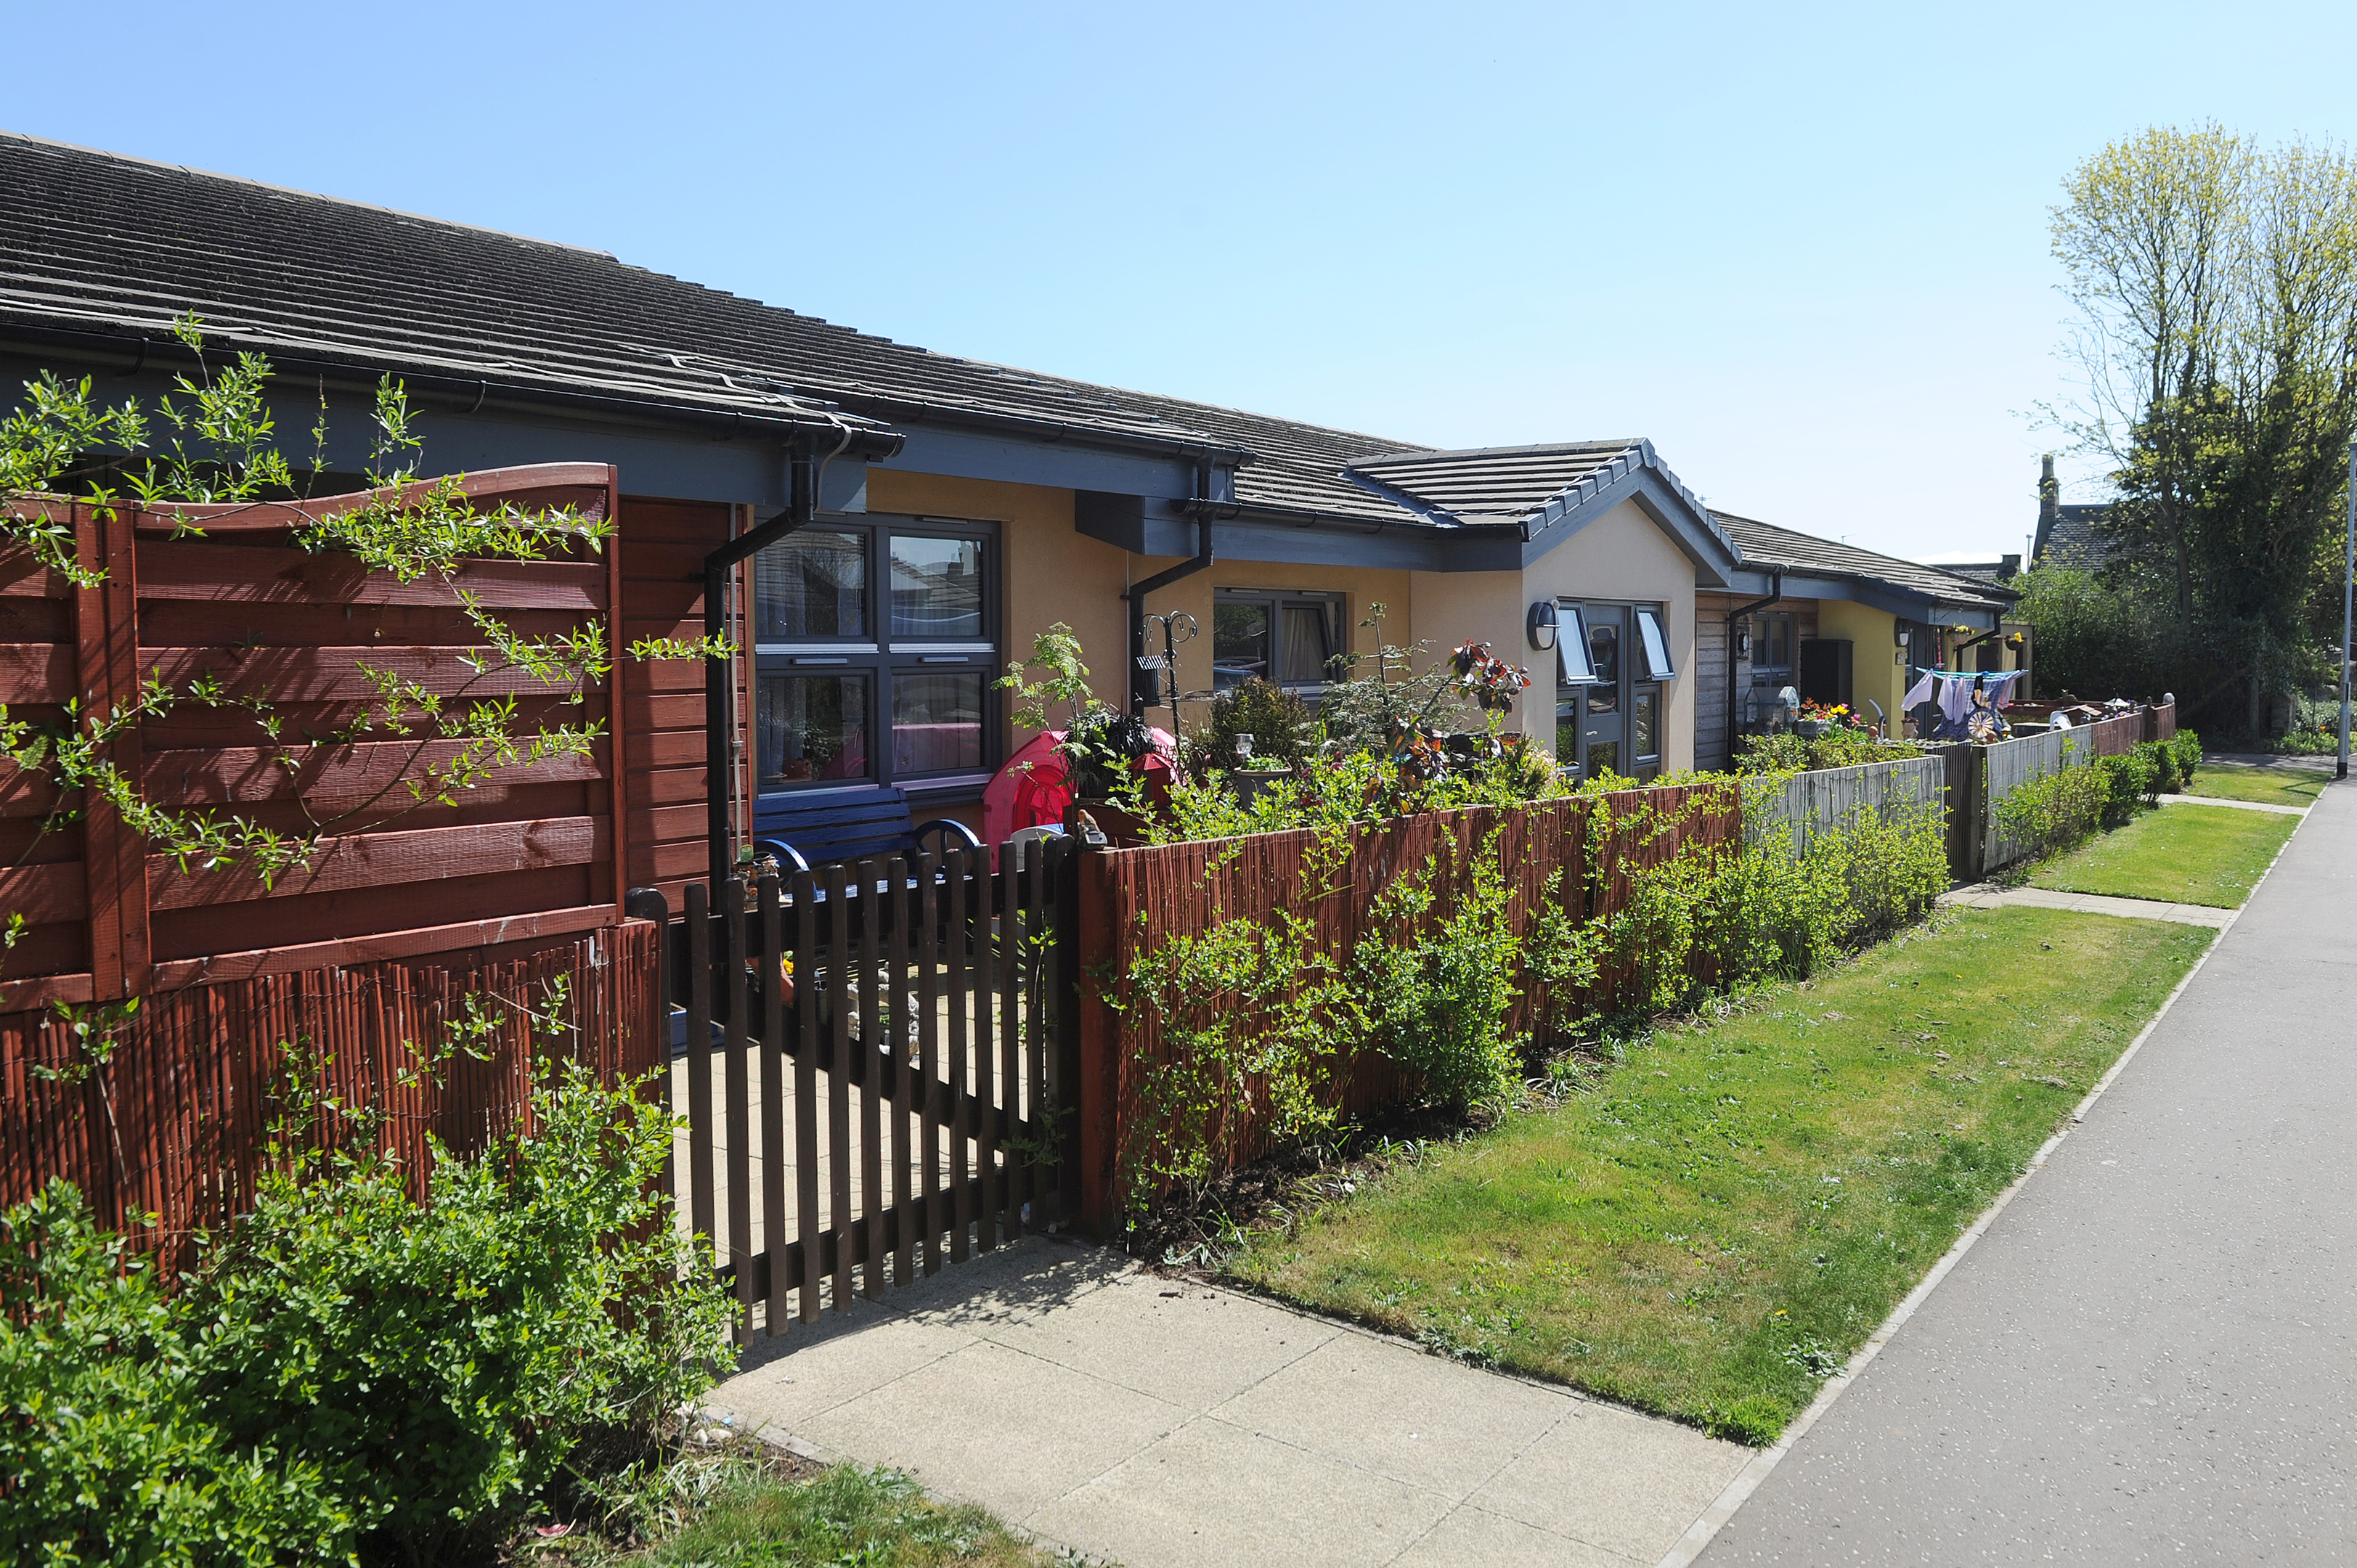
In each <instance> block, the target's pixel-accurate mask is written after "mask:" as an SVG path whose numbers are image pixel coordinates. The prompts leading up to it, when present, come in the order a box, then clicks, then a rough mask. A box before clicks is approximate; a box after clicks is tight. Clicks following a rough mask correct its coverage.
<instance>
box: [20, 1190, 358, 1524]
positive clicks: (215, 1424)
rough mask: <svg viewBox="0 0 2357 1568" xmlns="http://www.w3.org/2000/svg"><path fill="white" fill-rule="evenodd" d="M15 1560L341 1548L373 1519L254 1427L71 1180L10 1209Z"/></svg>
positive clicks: (142, 1264)
mask: <svg viewBox="0 0 2357 1568" xmlns="http://www.w3.org/2000/svg"><path fill="white" fill-rule="evenodd" d="M0 1300H5V1302H6V1303H7V1304H8V1310H7V1311H6V1312H5V1314H0V1559H5V1560H6V1561H8V1562H11V1563H34V1562H38V1563H50V1564H55V1565H57V1568H67V1565H69V1564H79V1563H91V1564H97V1563H188V1564H211V1563H284V1562H306V1563H310V1562H342V1561H345V1560H348V1559H349V1558H350V1556H351V1553H352V1551H353V1543H354V1538H355V1535H356V1533H357V1521H356V1520H355V1519H354V1516H353V1513H352V1511H351V1509H350V1507H348V1506H347V1505H346V1504H345V1503H344V1502H343V1501H342V1500H341V1499H340V1498H338V1497H337V1496H336V1495H335V1492H334V1490H333V1488H332V1487H329V1486H328V1483H327V1480H326V1477H324V1476H323V1475H322V1474H321V1471H320V1468H319V1466H318V1465H317V1463H316V1462H314V1461H313V1460H312V1459H310V1458H309V1457H308V1456H307V1455H300V1454H294V1453H289V1452H287V1451H286V1450H285V1448H284V1447H282V1445H281V1444H279V1442H278V1441H277V1434H271V1433H264V1434H262V1435H261V1436H260V1438H259V1439H258V1440H241V1439H239V1438H238V1437H236V1436H233V1435H232V1434H230V1433H229V1432H227V1431H226V1430H224V1429H223V1427H222V1425H221V1423H220V1422H219V1421H218V1420H217V1419H216V1415H215V1412H213V1411H212V1409H211V1408H210V1402H208V1400H207V1399H206V1398H205V1395H204V1392H203V1391H202V1388H201V1383H202V1377H201V1373H200V1372H199V1368H198V1366H197V1365H196V1361H197V1359H198V1356H199V1353H200V1351H201V1345H200V1344H196V1343H192V1342H191V1336H190V1335H189V1334H188V1324H187V1322H186V1321H185V1319H184V1316H183V1315H182V1314H181V1313H180V1312H178V1310H177V1309H176V1305H175V1304H174V1303H173V1302H172V1301H171V1300H170V1299H169V1298H167V1297H166V1296H165V1295H163V1294H162V1293H161V1292H159V1291H158V1290H157V1289H156V1282H155V1278H154V1275H153V1273H152V1271H151V1270H150V1268H149V1266H148V1264H147V1262H146V1261H145V1260H144V1259H134V1258H132V1257H130V1256H129V1255H128V1254H127V1251H126V1249H125V1245H124V1241H123V1240H122V1239H121V1238H120V1237H117V1236H113V1235H110V1234H108V1233H107V1232H105V1231H102V1230H100V1229H99V1228H98V1225H97V1223H96V1221H95V1220H93V1219H91V1213H90V1208H89V1205H88V1204H87V1203H85V1202H84V1201H83V1198H82V1196H81V1193H80V1192H79V1191H77V1190H76V1189H75V1188H74V1187H73V1186H72V1185H71V1184H70V1183H68V1182H65V1181H62V1180H52V1181H51V1182H50V1183H49V1185H48V1187H47V1188H46V1189H45V1190H44V1191H43V1192H42V1193H41V1194H40V1195H39V1196H38V1197H35V1198H33V1199H31V1200H30V1201H28V1202H26V1203H22V1204H19V1205H17V1206H16V1208H11V1209H8V1210H7V1211H6V1212H5V1214H0Z"/></svg>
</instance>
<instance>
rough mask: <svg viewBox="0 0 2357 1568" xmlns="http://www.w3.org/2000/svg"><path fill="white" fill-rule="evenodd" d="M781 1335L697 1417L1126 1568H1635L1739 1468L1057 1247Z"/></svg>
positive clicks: (1510, 1387)
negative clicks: (897, 1477)
mask: <svg viewBox="0 0 2357 1568" xmlns="http://www.w3.org/2000/svg"><path fill="white" fill-rule="evenodd" d="M779 1343H780V1345H781V1347H792V1348H775V1349H773V1348H770V1344H769V1343H768V1342H762V1341H756V1349H755V1351H754V1359H753V1361H752V1364H750V1365H748V1369H746V1370H745V1371H743V1372H740V1373H739V1374H738V1375H737V1377H735V1378H733V1379H731V1380H728V1381H727V1382H726V1383H724V1384H722V1385H721V1386H720V1388H719V1389H718V1390H716V1391H715V1392H714V1393H713V1395H712V1397H711V1398H710V1399H709V1400H707V1401H706V1405H707V1407H714V1408H716V1409H718V1410H720V1411H725V1412H727V1413H728V1414H729V1415H730V1416H732V1417H733V1418H735V1419H736V1420H737V1422H739V1423H741V1424H742V1425H744V1426H747V1427H753V1428H758V1429H759V1430H761V1431H763V1432H764V1433H766V1434H768V1435H770V1437H772V1438H774V1439H779V1440H781V1441H785V1442H787V1443H789V1444H790V1445H791V1446H793V1447H795V1448H797V1449H799V1450H801V1451H802V1452H804V1453H807V1454H810V1455H813V1456H814V1457H818V1458H824V1459H837V1458H841V1459H854V1460H857V1461H858V1462H860V1463H862V1464H866V1465H889V1466H895V1467H897V1468H899V1469H902V1470H906V1471H908V1472H909V1474H910V1475H912V1476H914V1477H916V1478H917V1479H918V1480H919V1481H920V1482H921V1483H922V1484H923V1485H924V1487H926V1489H927V1490H929V1491H931V1492H932V1493H934V1494H935V1495H936V1496H941V1497H947V1498H959V1499H962V1500H964V1501H968V1502H976V1503H980V1504H982V1505H983V1506H984V1507H985V1508H988V1509H991V1510H992V1511H994V1512H996V1514H997V1515H998V1516H999V1517H1000V1518H1001V1519H1004V1520H1006V1521H1007V1522H1008V1523H1010V1524H1014V1525H1017V1526H1018V1527H1020V1528H1021V1529H1023V1530H1026V1531H1028V1533H1030V1534H1031V1535H1033V1536H1035V1537H1036V1538H1038V1539H1039V1540H1040V1541H1042V1542H1044V1543H1046V1544H1049V1545H1051V1546H1064V1547H1070V1548H1073V1549H1075V1550H1077V1551H1078V1552H1082V1553H1084V1554H1086V1555H1087V1556H1088V1557H1091V1558H1093V1559H1097V1560H1101V1561H1102V1560H1110V1561H1114V1562H1118V1563H1122V1564H1124V1565H1125V1568H1198V1565H1200V1568H1239V1565H1241V1568H1251V1565H1254V1564H1261V1563H1268V1564H1279V1563H1281V1564H1286V1565H1288V1568H1290V1565H1293V1564H1303V1565H1331V1568H1362V1565H1363V1568H1374V1565H1376V1564H1383V1563H1397V1564H1399V1565H1400V1568H1441V1565H1443V1564H1484V1565H1486V1564H1491V1563H1517V1564H1523V1563H1527V1564H1532V1565H1534V1568H1538V1565H1553V1564H1563V1565H1565V1568H1650V1565H1651V1564H1652V1563H1656V1562H1658V1561H1659V1560H1660V1558H1661V1556H1662V1554H1663V1552H1666V1551H1667V1550H1669V1548H1670V1546H1671V1544H1672V1543H1673V1542H1674V1541H1676V1540H1677V1539H1678V1536H1679V1534H1680V1533H1681V1532H1682V1531H1684V1530H1685V1529H1686V1527H1687V1526H1688V1525H1689V1524H1690V1523H1691V1522H1692V1521H1693V1520H1694V1519H1695V1516H1696V1515H1697V1514H1699V1513H1700V1512H1701V1511H1702V1510H1703V1509H1704V1508H1705V1507H1706V1505H1707V1504H1708V1503H1709V1502H1710V1500H1711V1499H1712V1498H1715V1497H1717V1495H1718V1494H1719V1492H1720V1491H1721V1490H1722V1489H1724V1488H1725V1487H1726V1486H1727V1483H1728V1482H1729V1481H1730V1480H1732V1479H1733V1478H1734V1477H1735V1476H1736V1474H1737V1472H1738V1471H1739V1470H1741V1469H1742V1467H1743V1466H1744V1465H1745V1464H1746V1463H1748V1462H1749V1460H1750V1458H1751V1456H1752V1451H1751V1450H1750V1449H1749V1448H1743V1447H1739V1446H1738V1445H1736V1444H1732V1443H1721V1442H1717V1441H1716V1440H1714V1439H1712V1438H1708V1437H1705V1436H1704V1435H1703V1434H1701V1433H1699V1432H1696V1431H1695V1430H1694V1429H1692V1428H1691V1427H1684V1426H1679V1425H1677V1424H1675V1423H1671V1422H1666V1421H1656V1420H1653V1419H1652V1418H1650V1417H1647V1416H1642V1415H1639V1414H1637V1413H1636V1412H1633V1411H1628V1410H1623V1409H1621V1408H1620V1407H1619V1406H1617V1405H1610V1404H1606V1403H1603V1402H1600V1401H1597V1400H1591V1399H1585V1398H1582V1397H1581V1396H1579V1395H1577V1394H1575V1393H1572V1392H1571V1391H1568V1390H1566V1389H1561V1388H1556V1387H1553V1386H1550V1385H1545V1384H1541V1383H1535V1382H1527V1381H1524V1380H1521V1379H1518V1378H1509V1377H1501V1376H1499V1375H1497V1374H1495V1373H1491V1372H1483V1371H1478V1370H1475V1369H1472V1368H1470V1367H1465V1366H1461V1365H1458V1363H1456V1362H1453V1361H1445V1360H1442V1359H1439V1358H1437V1357H1434V1356H1429V1355H1426V1354H1425V1353H1423V1352H1422V1351H1419V1350H1417V1349H1415V1348H1413V1347H1411V1346H1407V1345H1404V1344H1401V1343H1399V1342H1398V1341H1396V1340H1393V1339H1388V1338H1384V1337H1382V1336H1379V1335H1373V1334H1368V1333H1364V1332H1361V1331H1360V1330H1358V1329H1354V1328H1351V1327H1349V1326H1346V1325H1343V1324H1340V1323H1334V1322H1331V1321H1329V1320H1327V1319H1324V1318H1319V1317H1310V1316H1304V1315H1303V1314H1300V1313H1296V1312H1291V1311H1287V1310H1286V1309H1285V1308H1283V1307H1280V1306H1277V1305H1273V1304H1271V1303H1269V1302H1265V1301H1262V1300H1259V1299H1256V1298H1254V1297H1252V1296H1246V1295H1240V1294H1235V1293H1233V1292H1231V1291H1224V1290H1216V1289H1211V1288H1208V1287H1206V1286H1204V1285H1201V1284H1197V1283H1185V1282H1181V1281H1177V1280H1169V1279H1165V1278H1163V1277H1161V1276H1160V1275H1157V1274H1152V1273H1146V1272H1145V1271H1143V1270H1141V1269H1138V1268H1136V1267H1135V1266H1134V1265H1132V1264H1130V1263H1129V1262H1128V1261H1127V1260H1126V1259H1125V1258H1123V1257H1122V1256H1121V1255H1120V1254H1119V1253H1116V1252H1112V1251H1106V1250H1105V1249H1103V1248H1100V1247H1093V1246H1078V1245H1073V1244H1071V1243H1070V1242H1063V1241H1056V1240H1047V1241H1033V1242H1031V1243H1028V1244H1027V1245H1025V1246H1022V1247H1018V1248H1015V1249H1012V1250H1010V1251H1003V1252H999V1253H996V1254H993V1255H991V1256H989V1257H986V1258H983V1259H979V1260H976V1261H975V1262H971V1263H966V1264H963V1265H960V1266H957V1267H954V1268H947V1269H943V1270H942V1272H941V1273H939V1274H937V1275H934V1276H933V1277H931V1278H930V1279H922V1280H919V1281H916V1282H915V1283H911V1284H910V1285H909V1288H908V1289H907V1290H906V1291H903V1292H899V1293H896V1294H893V1295H892V1296H890V1297H889V1298H888V1299H887V1300H886V1301H883V1302H880V1303H876V1304H872V1305H871V1304H868V1303H861V1304H859V1305H856V1306H855V1307H854V1308H853V1309H852V1311H851V1312H849V1313H848V1314H845V1316H843V1317H841V1318H839V1319H836V1320H835V1321H834V1323H833V1324H831V1325H829V1326H826V1327H825V1328H823V1329H822V1330H821V1332H819V1333H818V1334H816V1335H814V1336H809V1337H805V1331H804V1330H803V1329H802V1327H801V1326H800V1325H796V1326H794V1327H793V1329H792V1330H791V1332H790V1334H789V1337H787V1338H786V1339H785V1340H784V1341H782V1342H779ZM765 1351H766V1352H767V1354H766V1359H762V1358H763V1357H764V1352H765Z"/></svg>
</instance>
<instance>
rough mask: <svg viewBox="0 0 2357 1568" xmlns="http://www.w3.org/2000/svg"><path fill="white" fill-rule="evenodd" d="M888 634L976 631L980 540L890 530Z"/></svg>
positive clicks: (968, 634)
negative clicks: (926, 536)
mask: <svg viewBox="0 0 2357 1568" xmlns="http://www.w3.org/2000/svg"><path fill="white" fill-rule="evenodd" d="M892 635H893V636H894V637H896V638H903V637H905V638H910V639H927V640H931V641H936V642H945V641H958V642H963V641H970V640H972V639H975V638H978V637H980V636H981V635H982V542H981V541H980V540H977V539H916V538H911V537H909V536H908V535H906V534H899V533H896V534H894V535H893V536H892Z"/></svg>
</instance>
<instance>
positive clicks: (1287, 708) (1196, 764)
mask: <svg viewBox="0 0 2357 1568" xmlns="http://www.w3.org/2000/svg"><path fill="white" fill-rule="evenodd" d="M1317 728H1318V715H1317V714H1316V713H1315V712H1314V711H1312V709H1311V708H1310V706H1309V704H1308V703H1306V702H1304V701H1302V699H1301V697H1300V695H1299V694H1298V693H1295V692H1294V691H1292V690H1291V689H1289V688H1287V687H1284V686H1279V685H1276V684H1275V683H1274V682H1268V681H1263V680H1260V679H1258V678H1257V677H1255V678H1254V679H1253V680H1250V681H1244V682H1238V683H1237V684H1236V685H1233V686H1231V687H1229V688H1228V689H1227V690H1226V691H1224V692H1222V693H1220V694H1219V695H1218V696H1216V697H1214V698H1212V699H1211V714H1210V716H1209V717H1208V718H1207V719H1206V721H1205V723H1204V727H1203V728H1202V729H1201V730H1200V731H1198V732H1197V733H1195V734H1194V735H1191V736H1188V737H1187V738H1186V741H1185V742H1184V744H1183V745H1182V746H1180V748H1179V761H1180V763H1181V765H1182V766H1183V768H1184V770H1185V771H1186V772H1187V774H1188V775H1189V777H1197V776H1200V775H1202V774H1205V773H1209V772H1211V771H1214V770H1217V771H1220V772H1229V771H1232V770H1233V769H1235V768H1242V767H1244V766H1245V765H1246V764H1245V762H1244V758H1243V755H1242V754H1241V752H1240V751H1239V750H1238V749H1237V746H1236V740H1237V737H1238V736H1251V737H1252V743H1253V744H1252V763H1251V766H1253V767H1255V768H1261V767H1265V768H1297V767H1299V766H1300V765H1301V763H1302V762H1303V761H1304V760H1305V759H1306V758H1308V757H1309V756H1310V755H1312V753H1313V752H1314V751H1315V750H1316V747H1317V740H1318V736H1317Z"/></svg>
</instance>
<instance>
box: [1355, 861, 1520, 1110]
mask: <svg viewBox="0 0 2357 1568" xmlns="http://www.w3.org/2000/svg"><path fill="white" fill-rule="evenodd" d="M1441 870H1442V868H1441V865H1440V864H1439V862H1438V861H1437V860H1435V861H1434V862H1431V863H1429V864H1427V865H1426V875H1425V876H1424V877H1423V878H1421V879H1418V878H1415V877H1403V878H1400V879H1399V880H1397V881H1395V882H1394V883H1393V884H1392V885H1391V886H1389V887H1387V888H1385V889H1384V890H1383V893H1382V894H1381V895H1379V896H1378V897H1377V898H1376V900H1375V908H1374V918H1373V919H1372V921H1371V922H1370V924H1371V926H1372V930H1373V934H1372V935H1371V936H1368V937H1366V938H1364V939H1362V940H1361V941H1360V943H1359V950H1358V953H1357V955H1356V957H1355V959H1354V961H1353V963H1352V966H1351V979H1352V982H1353V990H1354V992H1355V993H1356V994H1357V995H1358V996H1359V997H1360V998H1361V1002H1362V1005H1364V1006H1365V1007H1366V1009H1367V1011H1368V1015H1369V1022H1370V1026H1371V1032H1372V1035H1373V1037H1374V1038H1375V1040H1376V1042H1377V1043H1378V1044H1379V1045H1380V1046H1381V1047H1382V1048H1383V1055H1384V1056H1385V1057H1386V1058H1389V1059H1390V1060H1392V1061H1393V1062H1395V1063H1397V1064H1398V1065H1399V1066H1401V1067H1404V1068H1405V1069H1408V1070H1409V1071H1411V1072H1413V1073H1415V1075H1416V1077H1417V1079H1418V1080H1419V1082H1420V1083H1421V1084H1422V1086H1423V1090H1424V1092H1425V1094H1426V1097H1427V1098H1428V1099H1429V1100H1430V1101H1432V1102H1433V1103H1435V1104H1438V1105H1441V1106H1445V1107H1447V1108H1448V1109H1449V1110H1451V1111H1456V1112H1467V1111H1473V1110H1479V1109H1486V1108H1489V1107H1492V1106H1495V1105H1497V1104H1499V1103H1500V1102H1501V1101H1504V1100H1505V1099H1506V1098H1507V1097H1508V1096H1509V1095H1510V1094H1512V1092H1513V1090H1514V1086H1515V1085H1516V1084H1518V1083H1519V1082H1520V1081H1521V1072H1520V1068H1521V1064H1522V1047H1523V1042H1522V1041H1521V1040H1520V1039H1519V1038H1517V1037H1515V1036H1512V1035H1510V1034H1508V1033H1507V1031H1506V1015H1507V1014H1508V1012H1509V1010H1511V1009H1512V1006H1513V1004H1514V1002H1515V1000H1516V999H1517V998H1518V997H1519V996H1521V994H1522V990H1521V987H1520V986H1518V985H1517V984H1516V983H1515V982H1516V980H1517V979H1518V978H1519V976H1520V975H1521V972H1522V967H1523V966H1522V962H1521V960H1522V955H1523V939H1522V938H1521V937H1519V936H1517V935H1515V934H1514V929H1513V925H1512V921H1511V920H1510V919H1509V918H1508V917H1509V909H1508V905H1509V903H1510V901H1511V899H1510V895H1509V893H1508V890H1507V887H1506V878H1505V871H1504V868H1503V866H1502V865H1501V864H1500V859H1499V854H1498V835H1497V834H1496V833H1495V832H1492V833H1491V835H1490V837H1489V839H1488V841H1487V842H1485V843H1483V844H1482V845H1481V846H1480V849H1478V850H1477V851H1475V853H1474V859H1473V875H1472V880H1471V883H1470V885H1469V886H1468V887H1467V888H1466V889H1465V890H1464V891H1463V892H1462V893H1460V894H1458V895H1457V896H1456V897H1453V898H1452V899H1451V901H1450V907H1449V908H1448V912H1447V913H1446V914H1444V915H1443V916H1442V917H1441V918H1439V920H1438V921H1437V922H1433V921H1432V920H1431V914H1432V909H1433V903H1434V899H1433V893H1432V888H1433V885H1434V884H1435V883H1436V882H1437V881H1438V880H1439V879H1440V875H1441ZM1558 886H1560V884H1558Z"/></svg>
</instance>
